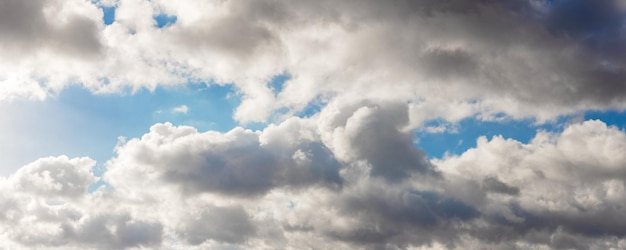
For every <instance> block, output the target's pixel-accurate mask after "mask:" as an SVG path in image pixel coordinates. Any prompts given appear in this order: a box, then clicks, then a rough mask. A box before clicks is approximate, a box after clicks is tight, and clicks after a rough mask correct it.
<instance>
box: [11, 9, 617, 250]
mask: <svg viewBox="0 0 626 250" xmlns="http://www.w3.org/2000/svg"><path fill="white" fill-rule="evenodd" d="M97 5H106V6H116V10H115V21H114V22H113V23H112V24H110V25H104V24H103V23H102V20H101V18H102V13H101V11H100V10H99V9H98V8H97V7H96V6H97ZM624 11H626V10H625V9H624V8H623V7H621V5H619V4H618V2H617V1H610V0H606V1H591V0H580V1H538V0H528V1H509V0H507V1H492V0H486V1H481V2H480V3H477V2H476V1H462V0H451V1H434V0H417V1H399V0H398V1H395V0H393V1H386V2H381V1H371V0H359V1H357V0H344V1H327V0H321V1H303V0H294V1H274V0H259V1H245V0H231V1H200V0H189V1H160V0H154V1H147V0H120V1H106V2H101V3H93V2H89V1H57V0H45V1H43V0H42V1H29V2H20V1H14V0H0V32H2V34H4V35H3V36H0V55H2V56H3V58H11V60H10V61H9V60H4V61H0V83H1V85H0V86H1V87H0V100H1V101H7V100H11V99H15V98H25V97H26V98H46V97H47V96H50V95H54V94H56V93H58V92H59V91H62V89H64V88H66V87H67V86H69V85H73V84H79V85H81V86H82V87H84V88H87V89H89V90H90V91H92V92H94V93H119V92H124V91H130V92H133V91H137V90H139V89H142V88H146V89H149V90H154V89H155V88H157V87H159V86H174V85H181V84H188V83H189V82H207V83H209V84H213V83H216V84H232V85H234V86H235V87H236V88H237V89H238V91H239V92H238V93H240V94H241V95H242V99H241V104H240V106H239V107H237V108H236V110H235V111H234V114H233V118H234V119H236V120H237V121H239V122H241V123H246V122H255V121H268V119H269V120H271V119H273V117H274V118H275V119H274V120H271V124H270V125H267V126H266V127H265V128H263V129H261V130H257V131H253V130H249V129H245V128H242V127H236V128H233V129H231V130H229V131H225V132H218V131H204V132H201V131H198V130H197V129H196V128H193V127H189V126H174V125H172V124H171V123H167V122H165V123H157V124H154V125H153V126H151V127H150V129H149V131H148V132H147V133H145V134H144V135H142V136H140V137H135V138H129V139H127V140H125V141H123V142H120V143H118V145H117V146H116V147H115V149H114V153H115V155H114V157H112V158H111V159H109V160H108V161H106V162H102V163H101V164H102V166H105V168H106V171H105V172H104V173H103V174H102V176H101V177H96V176H94V173H93V172H92V170H91V169H92V168H93V167H94V166H96V162H95V161H94V160H92V159H90V158H88V157H83V158H69V157H67V156H58V157H47V158H41V159H39V160H36V161H34V162H32V163H30V164H27V165H25V166H23V167H22V168H21V169H20V170H18V171H17V172H16V173H15V174H13V175H10V176H7V177H2V178H0V210H1V211H3V213H2V214H0V221H1V222H2V223H0V248H7V249H20V248H38V249H85V248H93V249H128V248H156V249H216V248H217V249H220V248H225V249H290V248H292V249H303V248H323V249H409V248H425V249H427V248H450V249H455V248H456V249H485V248H488V249H524V248H526V247H535V246H536V247H539V248H546V249H551V248H562V249H566V248H588V249H610V248H614V249H622V248H626V240H624V237H626V223H624V222H623V221H622V220H619V219H615V218H620V216H622V215H623V214H625V213H626V211H625V209H626V208H625V207H624V205H623V201H624V200H625V198H626V191H625V190H626V187H625V183H626V169H625V168H624V163H625V162H626V155H625V154H624V153H623V152H624V150H625V149H626V132H624V131H622V130H620V129H618V128H616V127H611V126H607V125H606V124H605V123H603V122H602V121H597V120H588V121H582V120H581V121H580V122H573V123H571V124H568V125H566V127H565V128H563V130H562V131H560V132H545V131H539V132H538V133H537V135H536V136H535V137H534V138H533V139H532V140H531V141H529V142H520V141H516V140H513V139H507V138H504V137H502V136H494V137H492V138H486V137H480V138H478V139H477V145H476V147H474V148H471V149H468V150H467V151H465V152H463V153H461V154H459V155H447V156H446V157H444V158H442V159H429V158H428V156H427V155H426V153H425V152H424V151H423V150H422V149H420V148H418V147H416V146H415V143H414V141H415V140H416V139H419V138H416V135H415V134H416V133H415V131H418V130H419V129H425V130H428V129H429V128H428V127H426V128H424V126H425V124H428V122H429V121H432V120H438V121H441V122H442V124H446V125H447V124H450V126H451V127H452V128H455V126H456V125H457V124H458V122H459V121H461V120H463V119H465V118H468V117H475V118H478V119H484V120H497V119H507V118H513V119H520V118H530V119H534V120H536V121H537V122H538V123H541V122H545V121H547V120H550V119H555V118H557V117H560V116H562V115H567V114H577V113H579V112H583V111H588V110H610V109H617V110H623V109H625V108H626V95H625V93H626V91H625V90H626V89H625V88H626V85H624V84H623V79H625V78H626V77H625V75H624V74H625V72H626V71H624V65H625V64H626V61H624V58H626V57H624V51H626V49H625V47H624V44H625V43H624V39H625V36H624V21H623V18H622V17H623V15H624ZM158 14H164V15H168V16H173V17H176V22H175V23H173V24H171V25H167V26H164V27H157V25H156V22H155V20H154V16H155V15H158ZM24 17H29V18H28V20H26V19H24ZM580 20H586V21H585V22H581V21H580ZM281 74H282V75H284V74H288V75H289V76H290V78H289V79H288V80H286V81H285V83H284V84H283V86H282V88H280V90H279V91H277V93H275V92H274V91H275V90H273V88H272V87H271V86H269V83H268V82H269V81H270V80H271V79H273V77H274V76H276V75H281ZM311 104H316V105H317V104H319V105H320V106H321V107H320V111H319V112H314V113H311V114H307V116H306V117H297V116H296V114H298V113H300V112H302V111H303V110H307V108H310V107H311ZM171 111H172V112H179V113H187V112H188V111H189V108H188V107H187V106H185V105H182V106H179V107H174V108H173V109H171ZM502 117H504V118H502ZM442 128H447V127H445V126H444V127H442ZM431 130H433V131H434V130H438V128H432V127H431ZM99 178H100V179H99ZM98 180H102V181H104V182H106V183H107V185H105V186H102V187H100V188H99V189H97V190H95V191H93V192H87V190H88V188H89V186H90V184H92V183H94V182H96V181H98Z"/></svg>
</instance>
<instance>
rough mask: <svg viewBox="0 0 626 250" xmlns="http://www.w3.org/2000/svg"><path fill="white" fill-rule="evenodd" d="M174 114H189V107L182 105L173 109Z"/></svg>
mask: <svg viewBox="0 0 626 250" xmlns="http://www.w3.org/2000/svg"><path fill="white" fill-rule="evenodd" d="M172 112H174V113H182V114H187V112H189V108H188V107H187V105H180V106H178V107H174V108H172Z"/></svg>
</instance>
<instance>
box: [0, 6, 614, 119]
mask: <svg viewBox="0 0 626 250" xmlns="http://www.w3.org/2000/svg"><path fill="white" fill-rule="evenodd" d="M113 2H114V1H106V2H103V3H101V4H105V5H107V6H108V5H110V4H114V3H113ZM582 2H583V3H581V4H582V5H583V6H584V8H582V7H581V8H574V7H572V8H568V7H567V6H561V5H566V3H558V4H555V5H553V6H552V7H551V8H553V9H552V10H548V11H546V8H547V7H546V6H543V5H542V4H538V3H537V1H487V2H485V3H483V4H480V5H477V4H475V3H466V2H464V1H453V2H450V3H449V4H441V3H438V2H436V1H428V0H420V1H415V2H410V3H408V2H403V1H394V2H391V3H385V4H382V3H379V2H377V1H354V0H345V1H341V2H336V1H316V2H315V3H311V2H309V1H244V0H237V1H227V2H222V1H197V0H192V1H178V2H173V3H172V2H169V1H147V0H122V1H119V3H117V2H115V4H117V5H118V7H117V9H116V12H115V18H116V21H115V22H114V23H113V24H112V25H109V26H105V25H104V24H103V23H102V20H101V17H102V13H101V12H100V11H99V10H98V9H97V8H96V6H95V5H94V4H92V3H90V2H85V1H56V0H45V1H36V2H33V3H21V2H20V3H18V2H15V1H8V0H4V1H2V2H1V4H2V5H3V6H4V7H3V8H2V9H3V10H5V12H7V13H6V14H3V15H1V16H3V20H4V21H2V23H3V24H2V25H0V26H1V27H0V30H1V31H2V32H4V34H5V35H4V36H3V39H1V40H0V54H2V55H5V57H4V58H13V60H11V61H10V62H9V61H5V62H4V63H0V81H2V82H3V84H2V86H3V87H2V89H1V90H0V98H2V99H3V100H6V99H12V98H16V97H20V96H27V97H33V98H45V96H47V95H49V94H50V93H55V92H58V91H59V90H61V89H62V88H63V87H65V86H67V85H69V84H75V83H79V84H82V85H84V86H85V87H87V88H89V89H91V90H92V91H94V92H98V93H101V92H119V91H124V90H125V89H129V88H130V89H131V90H133V91H134V90H137V89H139V88H148V89H154V88H155V87H156V86H159V85H177V84H185V83H186V82H188V81H189V80H193V81H196V82H197V81H204V82H211V81H215V82H218V83H223V84H228V83H233V84H234V85H235V86H236V87H237V88H238V89H239V90H240V91H241V93H242V94H243V101H242V103H241V105H240V106H239V107H238V108H237V110H236V112H235V114H234V118H235V119H236V120H238V121H240V122H251V121H263V120H266V119H268V118H269V117H270V116H271V115H272V113H273V112H274V111H276V110H280V109H282V108H288V109H292V111H293V112H296V111H298V110H301V109H303V108H304V107H306V105H307V104H308V103H309V102H311V101H313V100H315V99H316V98H318V97H320V96H323V97H329V98H331V99H334V98H341V99H371V98H378V99H381V98H385V99H393V100H395V101H401V102H411V103H413V106H415V107H413V108H415V109H416V110H423V113H422V114H419V115H418V114H416V115H415V117H413V118H412V119H415V124H420V123H421V122H423V120H424V119H426V120H430V119H447V120H449V121H452V122H454V121H458V120H459V119H462V118H465V117H469V116H477V117H479V118H484V119H490V118H492V117H493V115H494V114H498V113H504V114H506V115H509V116H512V117H514V118H528V117H530V118H537V119H538V120H539V121H545V120H547V119H552V118H554V117H556V116H558V115H562V114H572V113H575V112H578V111H582V110H588V109H602V110H605V109H610V108H616V109H623V108H625V107H626V102H625V99H624V98H625V97H624V95H623V92H624V91H623V87H622V84H620V81H619V79H622V78H623V75H624V71H623V66H624V63H625V62H624V61H623V58H625V57H623V56H619V55H623V54H624V53H626V49H625V48H624V47H623V36H621V35H620V34H621V33H620V32H622V30H621V29H618V28H616V27H621V26H620V25H618V24H619V23H617V22H619V20H622V19H619V18H616V16H617V17H619V16H621V14H620V13H621V12H619V11H621V10H620V9H619V8H611V6H612V5H611V4H613V1H606V3H605V2H602V3H595V2H594V3H590V1H582ZM561 8H563V9H561ZM564 11H565V12H567V11H573V12H576V15H575V16H585V15H586V16H589V20H591V21H590V22H595V23H597V24H598V25H605V26H606V27H607V30H606V32H605V33H606V34H607V35H606V36H603V35H601V34H596V33H593V30H589V27H587V26H584V25H581V24H580V23H577V21H576V20H571V19H569V18H568V17H569V16H568V15H565V14H563V13H564ZM594 11H595V12H594ZM22 12H23V13H24V14H23V15H9V14H10V13H22ZM562 12H563V13H562ZM596 12H598V13H603V15H593V13H596ZM159 13H165V14H168V15H173V16H176V17H177V21H176V23H174V24H173V25H171V26H168V27H166V28H163V29H159V28H157V27H156V26H155V21H154V20H153V16H155V15H157V14H159ZM23 16H29V17H32V18H29V19H28V20H21V19H20V18H21V17H23ZM600 16H603V18H600ZM22 26H23V27H22ZM442 27H444V28H442ZM573 27H580V28H579V29H575V28H573ZM75 34H81V36H80V39H79V38H77V37H75V36H74V35H75ZM84 34H91V35H89V36H84ZM585 37H586V38H585ZM64 39H65V40H64ZM365 41H367V42H365ZM594 44H605V46H600V47H598V46H595V45H594ZM22 52H24V53H22ZM35 65H36V66H35ZM285 72H287V73H289V74H290V75H291V76H292V78H291V79H290V80H289V81H288V82H287V83H286V84H285V86H284V88H283V89H282V91H281V92H280V93H278V94H277V95H274V93H273V92H272V90H271V88H269V87H268V86H267V85H266V82H267V81H269V80H270V79H271V78H272V77H273V76H275V75H278V74H281V73H285Z"/></svg>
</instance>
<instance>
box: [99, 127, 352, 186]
mask: <svg viewBox="0 0 626 250" xmlns="http://www.w3.org/2000/svg"><path fill="white" fill-rule="evenodd" d="M300 122H301V121H299V120H297V119H294V120H291V121H289V122H286V123H285V124H284V125H281V126H279V127H273V128H268V129H267V130H266V133H263V136H264V137H263V138H262V139H263V140H264V141H260V138H259V133H255V132H252V131H250V130H244V129H242V128H236V129H233V130H231V131H229V132H228V133H225V134H221V133H217V132H208V133H198V132H197V131H195V130H194V129H193V128H190V127H173V126H172V125H171V124H157V125H155V126H153V127H152V128H151V133H150V134H146V135H145V136H144V137H142V139H141V140H137V139H136V140H133V141H130V142H128V143H127V144H126V145H124V146H122V147H120V148H118V153H119V154H120V155H119V157H118V159H116V160H115V161H113V162H111V163H110V166H109V173H107V175H106V176H105V178H108V176H111V179H110V180H109V181H111V182H116V183H117V182H118V180H116V179H115V177H118V176H116V175H117V173H118V172H119V173H120V174H123V173H124V171H125V169H124V168H126V167H128V166H138V167H139V168H138V170H140V171H145V172H153V173H157V175H158V179H160V180H163V181H165V182H167V183H172V184H174V185H176V186H178V187H180V188H181V189H182V190H184V191H185V192H191V193H197V192H217V193H223V194H228V195H243V196H254V195H262V194H264V193H266V192H267V191H269V190H271V189H272V188H275V187H281V186H290V187H294V188H298V187H306V186H308V185H322V186H328V187H330V188H338V187H341V183H342V179H341V177H340V176H339V168H340V166H341V165H340V163H339V162H338V161H337V160H335V158H334V157H333V155H332V152H331V151H330V150H328V149H327V148H326V147H325V146H324V145H323V144H321V143H319V142H316V141H314V140H312V139H313V138H311V139H307V138H298V137H299V133H307V131H306V130H307V128H306V127H304V128H301V127H300V125H299V123H300ZM302 122H304V121H302ZM290 125H293V126H290ZM294 128H295V129H297V130H295V131H290V130H291V129H294ZM300 129H302V130H300ZM289 133H294V135H293V136H296V138H294V139H297V140H300V141H287V143H288V144H283V145H280V144H281V141H280V138H276V137H277V136H285V134H289ZM159 138H160V139H159ZM123 178H126V177H123ZM120 184H121V183H120ZM123 185H126V184H123Z"/></svg>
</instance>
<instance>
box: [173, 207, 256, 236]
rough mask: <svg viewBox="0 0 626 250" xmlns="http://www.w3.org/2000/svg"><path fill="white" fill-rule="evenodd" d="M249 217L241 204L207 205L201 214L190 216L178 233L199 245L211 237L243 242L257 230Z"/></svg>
mask: <svg viewBox="0 0 626 250" xmlns="http://www.w3.org/2000/svg"><path fill="white" fill-rule="evenodd" d="M248 217H249V216H248V214H247V213H246V212H245V211H244V210H243V209H242V208H241V207H240V206H238V207H212V206H207V207H206V208H205V210H203V211H202V212H201V214H200V215H199V216H195V217H190V218H188V221H186V222H185V223H184V228H181V229H179V232H178V233H179V234H181V235H182V237H183V238H184V239H186V241H187V242H189V243H190V244H192V245H199V244H201V243H203V242H204V241H206V240H209V239H213V240H217V241H220V242H227V243H243V242H245V240H246V239H248V238H249V237H251V236H252V235H254V233H255V231H256V228H255V225H254V224H252V222H251V221H250V219H249V218H248Z"/></svg>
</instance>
